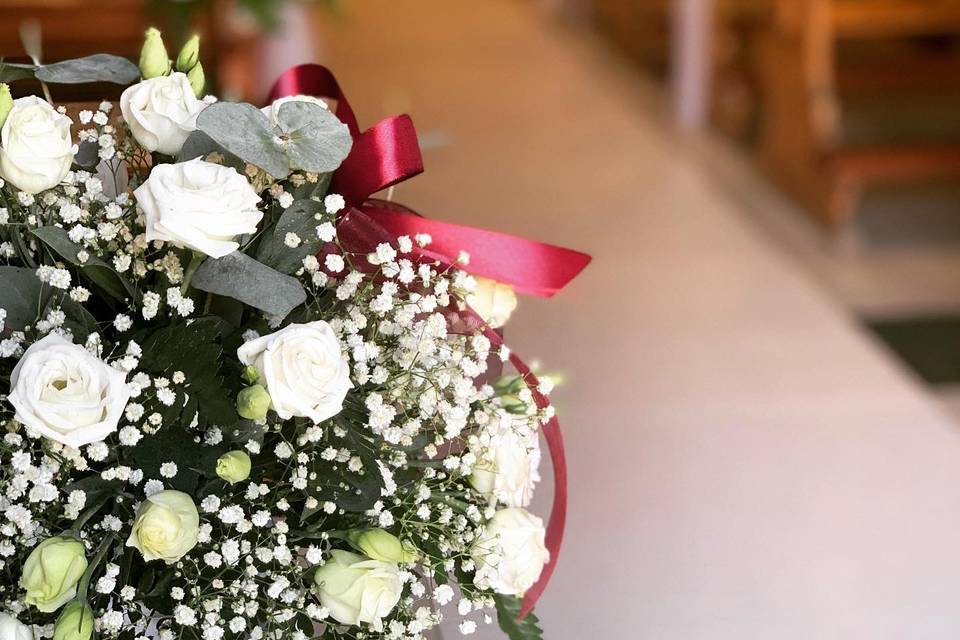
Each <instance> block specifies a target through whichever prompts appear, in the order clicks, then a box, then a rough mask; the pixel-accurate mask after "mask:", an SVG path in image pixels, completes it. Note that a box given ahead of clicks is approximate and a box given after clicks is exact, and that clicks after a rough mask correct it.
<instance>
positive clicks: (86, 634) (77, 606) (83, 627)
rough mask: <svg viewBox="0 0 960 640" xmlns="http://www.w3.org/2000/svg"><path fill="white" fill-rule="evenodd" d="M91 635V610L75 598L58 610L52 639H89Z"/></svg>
mask: <svg viewBox="0 0 960 640" xmlns="http://www.w3.org/2000/svg"><path fill="white" fill-rule="evenodd" d="M92 635H93V610H92V609H91V608H90V607H89V606H87V605H85V604H82V603H80V602H78V601H76V600H74V601H73V602H71V603H70V604H68V605H67V606H65V607H64V608H63V611H61V612H60V617H59V618H57V623H56V625H54V627H53V640H90V637H91V636H92Z"/></svg>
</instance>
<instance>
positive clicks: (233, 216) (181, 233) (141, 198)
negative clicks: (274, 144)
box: [133, 158, 263, 258]
mask: <svg viewBox="0 0 960 640" xmlns="http://www.w3.org/2000/svg"><path fill="white" fill-rule="evenodd" d="M133 193H134V196H136V198H137V203H138V204H139V205H140V208H141V209H142V210H143V215H144V217H145V218H146V228H147V234H146V236H147V240H148V241H152V240H164V241H167V242H171V243H173V244H175V245H177V246H179V247H186V248H188V249H193V250H194V251H199V252H201V253H205V254H207V255H208V256H211V257H213V258H222V257H223V256H225V255H227V254H228V253H233V252H234V251H236V250H237V248H239V246H240V245H239V244H238V243H237V242H235V241H234V238H235V237H236V236H238V235H241V234H244V233H256V231H257V224H258V223H259V222H260V220H261V219H262V218H263V212H261V211H260V210H258V209H257V205H258V204H259V203H260V196H258V195H257V193H256V192H255V191H254V190H253V187H251V186H250V183H249V182H247V179H246V178H244V177H243V176H242V175H240V174H239V173H237V170H236V169H234V168H232V167H224V166H221V165H219V164H214V163H212V162H206V161H204V160H200V159H199V158H197V159H195V160H190V161H189V162H179V163H177V164H161V165H159V166H156V167H154V168H153V171H152V172H151V173H150V177H149V178H148V179H147V181H146V182H144V183H143V184H142V185H140V186H139V187H137V189H136V191H134V192H133Z"/></svg>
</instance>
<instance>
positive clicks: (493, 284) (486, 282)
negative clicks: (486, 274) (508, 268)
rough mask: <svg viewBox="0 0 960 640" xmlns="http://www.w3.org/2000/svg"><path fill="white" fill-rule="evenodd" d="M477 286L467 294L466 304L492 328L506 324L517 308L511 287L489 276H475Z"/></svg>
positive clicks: (515, 297)
mask: <svg viewBox="0 0 960 640" xmlns="http://www.w3.org/2000/svg"><path fill="white" fill-rule="evenodd" d="M476 281H477V286H476V288H475V289H474V290H473V293H471V294H470V295H468V296H467V304H468V305H470V307H471V308H472V309H473V310H474V311H476V312H477V314H478V315H479V316H480V317H481V318H483V320H484V321H485V322H486V323H487V324H488V325H490V326H491V327H492V328H493V329H498V328H500V327H502V326H503V325H505V324H507V320H509V319H510V314H512V313H513V310H514V309H516V308H517V294H515V293H514V291H513V287H511V286H510V285H508V284H504V283H502V282H497V281H496V280H491V279H490V278H480V277H478V278H476Z"/></svg>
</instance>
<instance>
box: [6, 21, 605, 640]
mask: <svg viewBox="0 0 960 640" xmlns="http://www.w3.org/2000/svg"><path fill="white" fill-rule="evenodd" d="M199 58H200V56H199V41H198V39H197V38H196V37H194V38H192V39H191V40H190V41H188V42H187V44H186V45H184V47H183V49H182V51H180V53H179V55H178V56H177V58H176V60H173V61H171V60H170V59H169V58H168V54H167V51H166V48H165V46H164V44H163V41H162V39H161V36H160V34H159V33H158V32H157V31H156V30H150V31H148V33H147V38H146V41H145V44H144V47H143V51H142V53H141V57H140V61H139V65H134V64H133V63H131V62H129V61H127V60H125V59H122V58H117V57H114V56H107V55H102V54H98V55H95V56H90V57H88V58H82V59H79V60H71V61H65V62H59V63H55V64H51V65H10V64H8V65H4V66H3V68H2V69H0V78H2V79H4V80H6V81H7V82H13V81H16V80H19V79H21V78H27V77H33V78H36V79H38V80H40V81H41V82H42V83H44V87H45V88H46V85H48V84H55V83H58V82H74V83H76V82H95V81H110V82H115V83H119V84H125V85H126V84H129V85H130V86H129V87H128V88H126V89H125V90H124V91H123V94H122V96H121V98H120V101H119V113H117V109H115V107H114V105H113V104H112V103H110V102H103V103H101V104H100V105H99V106H98V107H97V108H96V109H86V110H79V111H78V112H76V113H75V114H72V115H68V114H69V113H70V112H69V111H68V110H67V109H66V108H64V107H63V106H60V107H55V106H53V105H52V104H51V103H50V102H48V101H47V100H44V99H41V98H39V97H35V96H24V97H19V98H17V99H13V98H12V95H11V92H10V88H9V86H8V85H7V84H3V85H0V122H2V130H0V176H2V179H3V184H2V187H0V285H2V286H0V330H2V333H0V380H2V385H0V390H2V391H3V392H5V394H3V395H0V427H2V430H3V431H2V437H0V570H2V571H3V575H4V579H3V580H2V581H0V640H34V639H39V638H53V639H54V640H89V639H90V638H91V637H93V636H94V635H97V636H99V637H102V638H123V639H128V640H134V639H141V638H151V639H154V638H157V639H159V640H172V639H173V638H191V639H193V638H196V639H200V638H202V639H203V640H225V639H229V638H238V639H247V638H249V639H251V640H259V639H260V638H295V639H296V638H301V639H306V638H312V637H319V636H323V637H329V638H344V639H346V638H358V639H359V638H390V639H401V638H410V639H417V638H422V637H424V634H425V633H426V632H427V631H428V630H429V629H431V628H432V627H434V626H436V625H437V624H438V623H439V622H440V620H441V619H442V617H443V616H444V615H445V614H447V615H450V611H455V614H454V615H457V616H459V617H460V620H459V622H458V624H459V629H460V631H462V632H463V633H464V634H469V633H472V632H473V631H474V630H475V629H477V626H478V624H484V623H490V622H491V621H493V620H494V619H495V618H497V619H499V622H500V626H501V627H502V628H503V629H504V630H506V632H507V633H508V634H509V635H510V636H511V637H513V638H537V637H541V632H540V630H539V629H538V626H537V622H536V618H535V617H534V616H532V615H529V616H526V615H521V614H526V611H525V610H524V611H522V612H521V600H520V598H521V597H522V596H524V594H527V597H528V600H529V598H530V592H531V589H532V588H533V587H534V585H535V584H537V583H538V580H542V578H541V573H542V572H544V567H545V566H548V567H552V564H553V563H555V560H556V558H555V553H554V557H551V551H552V550H553V551H555V548H551V549H548V546H549V545H550V542H549V539H545V527H544V525H543V522H542V521H541V519H540V518H539V517H537V516H536V515H534V514H532V513H530V512H529V511H527V509H526V507H528V506H529V503H530V500H531V497H532V495H533V492H534V488H535V485H536V483H537V481H538V479H539V476H538V465H539V462H540V456H541V453H540V448H539V446H540V445H539V434H540V431H541V429H542V428H544V425H548V426H550V425H553V424H554V423H555V417H554V412H553V409H552V407H551V406H550V405H549V402H548V401H547V400H546V394H547V393H548V392H549V390H550V389H549V386H550V385H549V381H548V380H542V381H537V380H536V378H535V376H533V375H532V374H531V373H530V371H529V370H528V369H526V368H525V367H524V366H523V365H522V364H518V363H520V361H519V360H517V359H516V358H515V356H513V355H512V354H511V353H510V351H509V350H508V349H507V348H506V347H505V346H503V345H502V340H501V339H500V335H499V334H498V333H496V332H494V331H493V330H492V329H493V328H496V327H497V326H499V325H501V324H503V323H504V322H505V321H506V319H507V318H508V317H509V315H510V312H511V311H512V310H513V307H514V306H516V297H515V295H514V287H513V286H511V285H510V284H508V283H504V282H502V281H499V282H498V281H496V280H494V279H489V278H484V277H481V275H480V274H479V273H478V271H483V269H479V270H473V271H471V267H470V266H469V265H470V257H469V256H468V255H467V253H458V254H455V255H453V256H448V255H446V252H445V250H444V251H440V250H435V249H434V248H433V244H434V238H432V237H431V235H430V234H429V233H428V232H426V231H422V232H417V233H413V234H412V235H404V234H398V233H391V232H390V228H391V227H390V226H389V225H388V224H387V223H388V222H389V221H390V220H394V221H396V220H397V219H398V218H396V216H401V217H402V219H403V220H407V221H410V220H414V221H416V220H423V221H424V224H426V223H427V221H426V220H425V219H420V218H418V217H417V216H415V215H413V214H411V213H410V212H409V211H406V210H403V209H402V208H400V207H392V206H389V205H387V204H384V203H381V204H380V205H377V206H379V207H380V208H381V209H383V210H384V212H385V213H383V215H382V216H381V218H380V219H381V222H383V224H382V225H380V224H376V223H375V222H374V221H373V217H372V216H373V214H374V210H373V209H371V208H370V207H371V205H369V204H364V202H363V201H364V200H366V196H368V195H369V193H362V194H360V196H359V197H357V195H356V194H354V195H348V194H347V192H349V191H356V185H357V183H358V182H364V180H363V179H359V178H358V177H357V176H358V175H360V176H361V178H362V176H363V175H366V174H364V172H365V171H367V168H368V167H370V166H372V165H371V164H370V163H369V158H370V154H371V152H373V153H374V155H375V153H376V150H377V149H378V148H381V147H378V146H377V145H383V144H386V145H391V144H399V143H403V144H404V145H407V146H409V145H408V143H409V142H410V138H409V133H410V132H412V129H410V130H409V131H407V133H406V134H404V129H403V126H404V125H403V123H404V122H406V121H405V120H400V121H397V120H393V121H391V122H392V123H393V124H392V125H391V126H395V127H397V129H396V131H397V132H398V135H399V136H400V137H399V138H390V139H387V141H386V142H384V137H383V136H382V135H381V136H378V140H379V142H376V143H371V139H370V138H364V137H363V135H362V134H359V132H358V131H356V130H355V128H356V127H355V122H352V112H350V111H349V105H348V103H347V102H346V100H345V99H344V98H342V96H333V97H334V98H335V99H336V101H337V105H336V112H334V111H331V108H332V107H331V106H330V105H328V104H327V102H325V101H324V100H321V99H320V98H318V97H316V96H311V95H305V94H304V95H289V96H285V97H282V98H279V99H276V100H273V101H272V102H271V104H269V105H268V106H267V107H264V108H263V109H258V108H256V107H254V106H252V105H249V104H243V103H229V102H221V101H217V100H216V99H215V98H213V97H211V96H205V95H204V92H203V88H204V84H205V81H204V75H203V67H202V64H201V62H200V59H199ZM333 85H334V86H335V81H334V82H333ZM337 90H338V89H337ZM333 93H335V92H333ZM47 95H48V97H49V93H48V94H47ZM344 114H346V115H344ZM344 120H347V122H344ZM379 131H380V133H382V132H383V130H382V129H381V130H379ZM404 135H406V136H407V137H406V142H404V141H403V140H404V138H403V136H404ZM371 145H372V146H371ZM414 146H415V145H414ZM381 150H382V148H381ZM411 153H413V156H412V158H413V164H414V165H415V164H416V163H417V162H418V161H419V152H418V151H416V150H414V151H413V152H411ZM357 154H359V155H357ZM408 155H410V154H409V153H408ZM378 166H379V165H378ZM358 167H359V168H360V169H359V174H358ZM401 171H402V172H405V175H410V174H412V173H416V172H417V171H418V167H413V168H412V169H410V168H409V167H408V168H405V169H401ZM351 172H352V173H351ZM368 177H369V176H368ZM397 178H398V176H396V175H389V176H381V179H380V182H377V181H376V180H374V181H373V183H371V185H372V186H375V187H380V186H383V184H381V183H382V182H393V181H396V179H397ZM367 182H370V181H369V180H367ZM341 184H342V185H344V186H345V187H349V188H345V189H344V190H343V191H340V190H338V189H337V187H338V186H339V185H341ZM368 191H369V190H368ZM365 211H366V213H364V212H365ZM391 215H393V216H394V217H393V218H391V217H390V216H391ZM361 223H362V224H361ZM426 228H429V226H428V227H426ZM477 233H480V232H478V231H477ZM378 234H379V236H378ZM541 246H546V245H541ZM463 248H464V249H468V247H463ZM551 250H558V251H559V250H560V249H559V248H555V247H554V248H551ZM564 251H566V250H564ZM571 253H572V252H571ZM578 255H579V254H578ZM447 258H449V259H447ZM585 264H586V260H585V259H584V260H582V261H581V263H579V264H577V265H575V267H574V268H573V269H572V270H571V271H570V272H569V273H567V274H566V275H564V276H562V277H563V278H565V279H569V278H571V277H573V275H575V273H576V272H577V271H579V270H580V269H582V268H583V266H584V265H585ZM504 277H505V278H509V275H507V276H504ZM554 288H556V287H554ZM507 361H512V362H513V363H514V365H515V366H519V370H518V371H517V372H516V373H513V374H503V373H502V372H501V371H500V368H501V367H502V365H503V363H504V362H507ZM552 437H553V438H559V432H555V433H553V436H552ZM555 441H556V440H555ZM561 463H562V450H561V451H560V456H559V457H557V456H555V464H554V466H555V468H556V467H557V465H558V464H561ZM561 484H562V483H561ZM561 490H562V486H560V485H558V493H559V492H560V491H561ZM555 511H556V509H555ZM561 511H562V510H561ZM559 526H560V528H561V529H560V530H561V531H562V513H561V514H560V518H559ZM556 544H559V538H557V539H556ZM548 563H550V564H548ZM540 588H541V587H538V589H540ZM527 604H528V605H530V604H532V603H530V602H528V603H527ZM528 608H529V606H528V607H526V609H528Z"/></svg>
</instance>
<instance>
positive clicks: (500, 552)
mask: <svg viewBox="0 0 960 640" xmlns="http://www.w3.org/2000/svg"><path fill="white" fill-rule="evenodd" d="M545 535H546V532H545V531H544V529H543V521H542V520H540V518H538V517H537V516H535V515H533V514H532V513H530V512H529V511H527V510H526V509H520V508H513V507H511V508H509V509H501V510H500V511H497V513H496V514H494V516H493V518H491V519H490V522H488V523H487V526H486V528H485V529H484V531H483V533H482V534H480V536H479V537H478V538H477V540H476V542H474V544H473V548H472V549H471V550H470V555H471V556H472V557H473V560H474V562H475V563H476V565H477V570H476V576H475V582H476V584H477V586H478V587H480V588H481V589H493V590H494V591H496V592H497V593H502V594H505V595H517V596H519V595H523V593H524V592H525V591H526V590H527V589H529V588H530V587H532V586H533V584H534V583H535V582H536V581H537V578H539V577H540V572H541V571H543V565H545V564H546V563H547V562H548V561H549V560H550V552H549V551H547V547H546V546H545V545H544V537H545Z"/></svg>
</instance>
